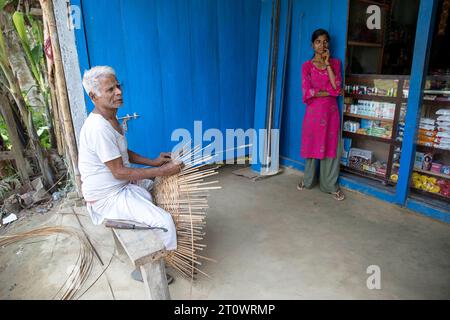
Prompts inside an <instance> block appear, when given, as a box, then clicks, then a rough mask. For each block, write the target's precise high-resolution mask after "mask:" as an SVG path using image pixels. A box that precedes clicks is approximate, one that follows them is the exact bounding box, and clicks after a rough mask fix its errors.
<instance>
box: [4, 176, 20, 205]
mask: <svg viewBox="0 0 450 320" xmlns="http://www.w3.org/2000/svg"><path fill="white" fill-rule="evenodd" d="M19 186H20V180H19V177H18V176H17V175H16V174H14V175H10V176H7V177H5V178H2V180H0V199H2V198H4V197H5V195H6V194H7V193H8V192H10V191H11V190H14V189H15V188H17V187H19Z"/></svg>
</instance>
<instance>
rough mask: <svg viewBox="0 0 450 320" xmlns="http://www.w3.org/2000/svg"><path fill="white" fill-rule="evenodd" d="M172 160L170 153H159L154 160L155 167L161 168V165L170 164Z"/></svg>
mask: <svg viewBox="0 0 450 320" xmlns="http://www.w3.org/2000/svg"><path fill="white" fill-rule="evenodd" d="M171 160H172V156H171V153H170V152H161V153H160V154H159V157H158V158H156V159H154V160H153V161H154V163H155V165H154V166H155V167H159V166H162V165H163V164H165V163H167V162H170V161H171Z"/></svg>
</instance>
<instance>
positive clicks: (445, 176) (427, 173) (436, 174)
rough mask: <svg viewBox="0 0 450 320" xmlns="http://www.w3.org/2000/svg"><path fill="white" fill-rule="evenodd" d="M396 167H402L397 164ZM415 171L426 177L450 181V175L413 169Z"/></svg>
mask: <svg viewBox="0 0 450 320" xmlns="http://www.w3.org/2000/svg"><path fill="white" fill-rule="evenodd" d="M394 167H397V168H399V167H400V165H399V164H398V163H395V164H394ZM413 171H415V172H418V173H422V174H426V175H429V176H434V177H438V178H444V179H448V180H450V175H448V174H443V173H436V172H433V171H427V170H422V169H418V168H413Z"/></svg>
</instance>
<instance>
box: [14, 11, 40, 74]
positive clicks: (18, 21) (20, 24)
mask: <svg viewBox="0 0 450 320" xmlns="http://www.w3.org/2000/svg"><path fill="white" fill-rule="evenodd" d="M13 22H14V26H15V27H16V30H17V33H18V35H19V38H20V41H21V43H22V47H23V50H24V52H25V56H26V57H27V60H28V63H29V64H30V67H31V72H32V73H33V76H34V78H35V79H36V81H37V82H38V83H41V82H42V78H41V74H40V73H39V70H38V65H39V60H38V61H35V60H34V58H33V55H32V53H31V46H30V40H29V39H28V35H27V30H26V26H25V17H24V15H23V13H22V12H19V11H16V12H14V14H13Z"/></svg>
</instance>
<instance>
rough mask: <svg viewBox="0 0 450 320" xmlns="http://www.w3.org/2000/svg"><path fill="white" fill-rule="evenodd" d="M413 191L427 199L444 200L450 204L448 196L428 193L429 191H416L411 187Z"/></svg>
mask: <svg viewBox="0 0 450 320" xmlns="http://www.w3.org/2000/svg"><path fill="white" fill-rule="evenodd" d="M411 190H413V191H414V192H416V193H418V194H422V195H424V196H426V197H432V198H434V199H437V200H444V201H445V202H450V198H449V197H446V196H444V195H442V194H440V193H433V192H428V191H425V190H422V189H416V188H414V187H411Z"/></svg>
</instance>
